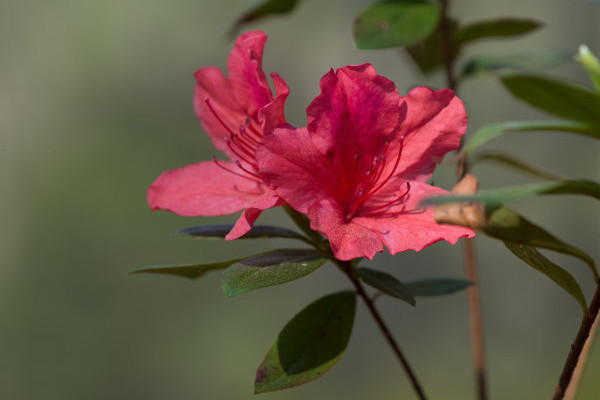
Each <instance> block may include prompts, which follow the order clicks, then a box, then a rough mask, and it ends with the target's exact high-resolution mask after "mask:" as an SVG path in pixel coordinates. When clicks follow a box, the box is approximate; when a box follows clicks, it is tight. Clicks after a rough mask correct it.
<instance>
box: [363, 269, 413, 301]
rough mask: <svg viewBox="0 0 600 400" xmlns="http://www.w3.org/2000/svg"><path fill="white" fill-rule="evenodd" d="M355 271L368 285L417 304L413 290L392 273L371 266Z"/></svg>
mask: <svg viewBox="0 0 600 400" xmlns="http://www.w3.org/2000/svg"><path fill="white" fill-rule="evenodd" d="M354 273H355V274H356V276H358V277H359V278H360V279H361V280H362V281H363V282H364V283H366V284H367V285H369V286H372V287H374V288H375V289H377V290H380V291H381V292H383V293H385V294H387V295H389V296H392V297H395V298H397V299H400V300H404V301H406V302H407V303H409V304H411V305H413V306H414V305H415V304H416V301H415V296H414V294H413V293H412V291H411V290H410V289H409V288H408V287H407V286H406V285H405V284H403V283H402V282H400V281H399V280H398V279H396V278H395V277H393V276H392V275H390V274H388V273H386V272H382V271H377V270H374V269H370V268H358V269H356V270H355V271H354Z"/></svg>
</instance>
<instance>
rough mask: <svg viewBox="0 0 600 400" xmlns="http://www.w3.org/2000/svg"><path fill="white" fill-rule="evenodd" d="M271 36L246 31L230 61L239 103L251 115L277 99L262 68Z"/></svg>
mask: <svg viewBox="0 0 600 400" xmlns="http://www.w3.org/2000/svg"><path fill="white" fill-rule="evenodd" d="M266 41H267V35H266V34H265V33H264V32H261V31H252V32H246V33H244V34H242V35H240V36H239V37H238V39H237V40H236V42H235V46H234V48H233V50H232V51H231V54H230V55H229V59H228V60H227V71H228V73H229V79H230V81H231V85H232V88H233V94H234V96H235V98H236V99H237V101H238V103H239V104H240V105H241V106H242V107H243V108H244V109H245V110H246V112H247V113H248V115H250V116H251V117H255V116H256V114H257V113H258V110H259V109H260V108H261V107H262V106H264V105H265V104H267V103H270V102H271V100H273V94H272V93H271V88H270V87H269V82H268V81H267V77H266V76H265V73H264V72H263V69H262V55H263V49H264V46H265V42H266Z"/></svg>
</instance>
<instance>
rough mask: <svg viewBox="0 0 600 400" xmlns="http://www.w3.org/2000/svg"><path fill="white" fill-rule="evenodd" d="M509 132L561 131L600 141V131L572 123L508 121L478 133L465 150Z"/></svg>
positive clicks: (471, 149)
mask: <svg viewBox="0 0 600 400" xmlns="http://www.w3.org/2000/svg"><path fill="white" fill-rule="evenodd" d="M507 131H559V132H572V133H578V134H580V135H585V136H591V137H594V138H596V139H600V129H598V128H596V129H594V128H593V127H592V126H590V125H588V124H584V123H580V122H571V121H508V122H498V123H494V124H489V125H486V126H484V127H483V128H481V129H480V130H479V131H477V132H476V133H475V134H474V135H473V136H472V137H471V139H470V140H469V141H468V142H467V144H466V145H465V147H464V148H463V152H464V153H465V154H469V153H471V152H472V151H473V150H475V149H476V148H478V147H479V146H481V145H483V144H484V143H487V142H489V141H490V140H492V139H494V138H497V137H498V136H500V135H502V134H503V133H505V132H507Z"/></svg>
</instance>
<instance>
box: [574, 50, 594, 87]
mask: <svg viewBox="0 0 600 400" xmlns="http://www.w3.org/2000/svg"><path fill="white" fill-rule="evenodd" d="M575 60H577V62H579V63H580V64H581V65H582V66H583V67H584V68H585V70H586V71H587V73H588V75H589V76H590V80H591V81H592V83H593V84H594V87H595V88H596V92H600V61H598V58H596V56H595V55H594V54H593V53H592V52H591V51H590V49H588V48H587V46H584V45H582V46H579V53H577V55H576V56H575Z"/></svg>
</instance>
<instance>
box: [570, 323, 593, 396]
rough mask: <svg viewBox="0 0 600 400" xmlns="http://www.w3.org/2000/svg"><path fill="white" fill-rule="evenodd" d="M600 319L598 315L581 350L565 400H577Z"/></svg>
mask: <svg viewBox="0 0 600 400" xmlns="http://www.w3.org/2000/svg"><path fill="white" fill-rule="evenodd" d="M598 321H600V319H599V318H598V316H596V321H595V322H594V325H592V330H591V331H590V336H589V337H588V338H587V340H586V341H585V345H584V346H583V350H582V351H581V356H580V357H579V362H578V363H577V366H576V367H575V371H573V377H572V378H571V383H569V386H567V392H566V393H565V400H575V397H576V396H577V392H578V391H579V386H580V385H581V378H582V376H583V371H584V370H585V366H586V364H587V360H588V358H589V356H590V351H592V345H593V344H594V337H595V336H596V332H597V331H598Z"/></svg>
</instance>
